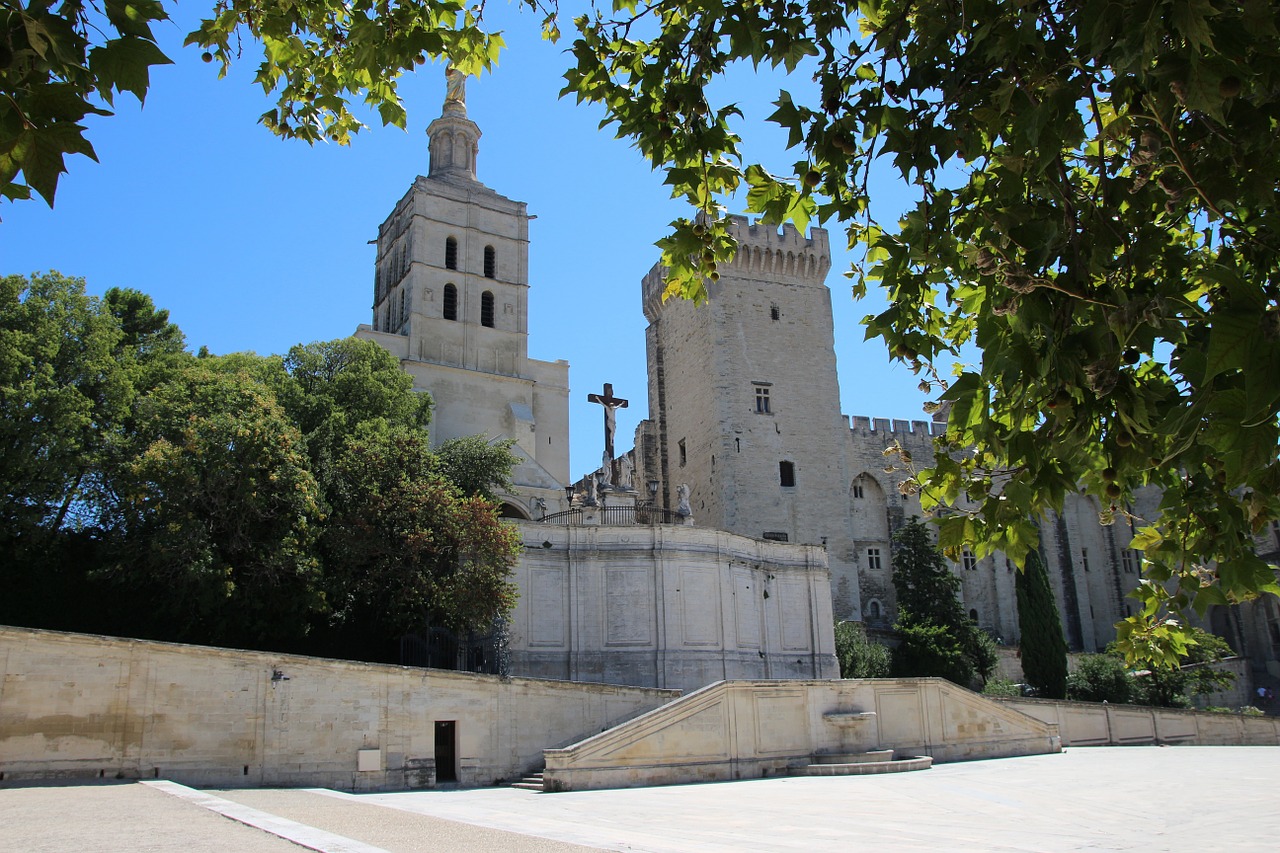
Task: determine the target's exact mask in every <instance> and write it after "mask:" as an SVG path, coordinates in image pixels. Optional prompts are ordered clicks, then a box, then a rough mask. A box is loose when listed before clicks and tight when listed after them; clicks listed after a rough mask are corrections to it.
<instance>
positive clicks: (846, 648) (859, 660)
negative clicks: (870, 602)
mask: <svg viewBox="0 0 1280 853" xmlns="http://www.w3.org/2000/svg"><path fill="white" fill-rule="evenodd" d="M835 637H836V660H838V661H839V662H840V677H841V678H885V677H887V676H888V675H889V671H890V656H889V649H888V647H887V646H883V645H881V644H880V643H877V642H875V641H874V640H871V639H868V637H867V632H866V630H865V629H864V628H863V627H862V625H861V624H860V623H858V622H847V621H846V622H837V623H836V626H835Z"/></svg>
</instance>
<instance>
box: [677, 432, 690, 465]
mask: <svg viewBox="0 0 1280 853" xmlns="http://www.w3.org/2000/svg"><path fill="white" fill-rule="evenodd" d="M677 446H678V447H679V448H680V467H681V468H683V467H684V464H685V463H686V462H688V461H689V452H688V451H687V450H686V449H685V446H684V439H683V438H682V439H680V441H679V442H678V443H677Z"/></svg>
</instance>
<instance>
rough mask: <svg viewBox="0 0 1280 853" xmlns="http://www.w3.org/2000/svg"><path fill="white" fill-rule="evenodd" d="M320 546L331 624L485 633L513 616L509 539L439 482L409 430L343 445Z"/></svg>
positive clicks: (483, 503) (482, 505)
mask: <svg viewBox="0 0 1280 853" xmlns="http://www.w3.org/2000/svg"><path fill="white" fill-rule="evenodd" d="M336 473H337V478H336V488H335V491H334V498H333V514H332V516H331V518H330V519H329V522H328V524H327V525H326V527H325V531H324V534H323V536H322V537H321V542H320V545H321V554H322V555H323V559H324V565H325V571H326V576H327V582H328V584H329V600H330V602H331V603H332V605H333V607H334V615H335V618H336V619H338V620H339V621H350V622H356V623H358V624H367V625H369V626H370V627H371V629H374V630H378V631H381V632H383V633H384V634H387V635H390V636H393V637H394V636H399V635H400V634H404V633H406V632H410V631H415V630H420V629H423V628H426V627H428V626H432V625H440V626H443V627H447V628H450V629H453V630H456V631H464V630H487V629H488V628H489V627H490V626H491V625H492V624H493V623H494V621H495V620H496V619H498V618H500V617H504V616H506V615H508V614H509V613H510V612H511V609H512V608H513V607H514V606H515V596H516V590H515V586H514V584H512V582H511V580H510V576H511V569H512V566H513V565H514V563H515V559H516V556H517V555H518V554H519V550H520V541H519V536H518V535H517V533H516V531H515V529H514V528H513V527H512V526H510V525H508V524H506V523H504V522H502V521H500V520H499V519H498V515H497V511H496V508H495V507H494V505H493V504H492V503H490V502H489V501H487V500H485V499H484V498H483V497H481V496H479V495H471V496H465V495H463V494H462V493H461V492H460V491H459V489H458V487H457V486H456V485H454V484H453V483H451V482H449V480H448V479H447V478H446V477H445V476H444V474H443V473H442V472H441V470H440V466H439V465H438V463H437V460H436V459H435V457H434V456H433V455H432V453H431V452H430V450H429V449H428V447H427V438H426V435H425V434H424V433H422V432H421V431H417V430H408V429H396V430H390V431H383V432H368V433H365V434H363V435H359V436H355V437H353V438H351V439H350V440H349V441H348V442H347V444H346V448H345V450H344V452H343V454H342V456H341V457H340V458H339V460H338V463H337V466H336Z"/></svg>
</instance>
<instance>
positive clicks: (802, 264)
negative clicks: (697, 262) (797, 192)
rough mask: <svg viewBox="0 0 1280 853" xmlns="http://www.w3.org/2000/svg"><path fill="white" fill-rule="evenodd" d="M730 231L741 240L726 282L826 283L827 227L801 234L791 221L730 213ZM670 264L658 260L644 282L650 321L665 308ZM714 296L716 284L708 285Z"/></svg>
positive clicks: (724, 276) (723, 276)
mask: <svg viewBox="0 0 1280 853" xmlns="http://www.w3.org/2000/svg"><path fill="white" fill-rule="evenodd" d="M727 230H728V232H729V234H730V235H732V236H733V238H734V240H736V241H737V243H738V251H737V253H736V254H735V255H734V257H733V261H732V262H731V263H730V264H729V265H728V266H727V267H725V268H722V271H721V281H720V283H721V284H722V285H723V284H724V283H725V282H726V281H729V282H732V280H733V279H734V278H751V279H764V280H776V281H783V282H787V283H789V284H807V285H812V286H817V287H826V281H827V273H828V272H830V271H831V243H830V239H829V237H828V235H827V229H825V228H817V227H814V228H810V229H809V236H808V237H806V236H805V235H803V234H801V233H800V231H799V229H797V228H796V227H795V226H794V225H792V224H791V223H789V222H788V223H787V224H786V225H784V226H782V229H781V230H778V229H777V228H774V227H772V226H768V225H762V224H760V223H759V222H752V221H751V220H750V219H748V218H747V217H745V216H737V215H733V216H729V217H728V229H727ZM666 272H667V271H666V268H665V267H663V266H662V265H661V264H654V265H653V268H652V269H650V270H649V272H648V273H647V274H646V275H645V277H644V279H643V280H642V282H641V294H642V299H643V303H644V312H645V317H646V318H648V319H649V321H650V322H653V320H654V319H655V318H656V317H657V315H658V314H659V313H660V312H661V310H662V294H663V292H664V291H665V290H666ZM708 290H709V291H711V292H712V295H713V297H714V288H713V287H708Z"/></svg>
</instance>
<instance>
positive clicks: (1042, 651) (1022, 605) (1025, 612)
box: [1014, 551, 1067, 699]
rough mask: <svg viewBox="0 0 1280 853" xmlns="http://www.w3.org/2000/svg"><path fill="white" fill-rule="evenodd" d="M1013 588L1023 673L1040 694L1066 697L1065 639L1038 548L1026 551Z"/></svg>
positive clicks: (1055, 697) (1047, 697)
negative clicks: (1016, 604)
mask: <svg viewBox="0 0 1280 853" xmlns="http://www.w3.org/2000/svg"><path fill="white" fill-rule="evenodd" d="M1014 589H1015V591H1016V592H1017V596H1018V625H1019V627H1020V628H1021V630H1022V674H1023V676H1024V677H1025V678H1026V680H1027V683H1028V684H1030V685H1032V686H1033V687H1035V688H1036V690H1037V692H1038V694H1039V695H1040V696H1042V697H1044V698H1046V699H1065V698H1066V696H1067V641H1066V640H1065V639H1063V637H1062V621H1061V619H1059V617H1058V605H1057V602H1055V601H1054V600H1053V590H1052V589H1050V587H1049V573H1048V572H1047V571H1045V568H1044V561H1043V560H1041V559H1040V554H1039V553H1038V552H1036V551H1032V552H1031V553H1030V554H1028V555H1027V565H1026V567H1025V568H1024V569H1023V570H1022V571H1020V572H1018V574H1017V577H1016V578H1015V580H1014Z"/></svg>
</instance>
